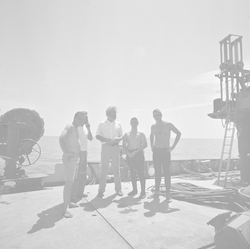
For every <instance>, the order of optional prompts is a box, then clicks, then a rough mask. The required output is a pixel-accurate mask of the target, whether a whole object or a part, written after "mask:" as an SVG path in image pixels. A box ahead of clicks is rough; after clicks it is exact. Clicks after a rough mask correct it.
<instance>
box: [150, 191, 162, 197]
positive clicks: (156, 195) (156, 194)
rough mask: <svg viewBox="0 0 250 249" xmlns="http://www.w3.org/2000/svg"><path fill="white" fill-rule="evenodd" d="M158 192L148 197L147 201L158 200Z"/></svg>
mask: <svg viewBox="0 0 250 249" xmlns="http://www.w3.org/2000/svg"><path fill="white" fill-rule="evenodd" d="M159 195H160V192H159V191H156V192H154V193H153V194H152V195H150V196H149V197H148V199H153V198H159Z"/></svg>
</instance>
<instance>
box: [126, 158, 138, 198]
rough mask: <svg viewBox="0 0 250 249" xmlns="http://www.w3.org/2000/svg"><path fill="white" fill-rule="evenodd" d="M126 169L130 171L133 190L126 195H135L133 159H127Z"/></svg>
mask: <svg viewBox="0 0 250 249" xmlns="http://www.w3.org/2000/svg"><path fill="white" fill-rule="evenodd" d="M128 167H129V171H130V178H131V183H132V187H133V190H132V191H131V192H129V193H128V195H136V194H137V177H136V169H135V167H136V165H135V160H134V158H133V157H132V158H129V157H128Z"/></svg>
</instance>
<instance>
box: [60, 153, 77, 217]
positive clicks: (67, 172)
mask: <svg viewBox="0 0 250 249" xmlns="http://www.w3.org/2000/svg"><path fill="white" fill-rule="evenodd" d="M63 164H64V180H65V185H64V189H63V203H64V207H63V215H64V217H65V218H72V217H73V215H72V213H70V212H69V207H70V205H71V194H72V187H73V182H74V181H75V178H76V176H77V173H78V165H79V160H78V158H70V159H69V158H67V157H66V156H63Z"/></svg>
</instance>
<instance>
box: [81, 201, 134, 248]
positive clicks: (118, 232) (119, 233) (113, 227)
mask: <svg viewBox="0 0 250 249" xmlns="http://www.w3.org/2000/svg"><path fill="white" fill-rule="evenodd" d="M84 199H85V200H86V201H87V202H88V203H89V205H90V206H91V207H92V208H93V209H94V210H95V211H96V212H97V213H98V214H99V215H100V216H101V217H102V218H103V219H104V220H105V221H106V222H107V223H108V225H109V226H110V227H111V228H112V229H113V230H114V231H115V232H116V233H117V234H118V235H119V236H120V237H121V238H122V239H123V240H124V241H125V242H126V243H127V244H128V245H129V246H130V247H131V248H132V249H134V247H133V246H132V245H131V244H130V243H129V242H128V241H127V240H126V239H125V238H124V237H123V236H122V235H121V233H119V232H118V230H117V229H116V228H115V227H114V226H113V225H112V224H111V223H110V222H109V221H108V220H107V219H106V218H105V217H104V216H103V215H102V214H101V213H100V212H99V211H98V209H96V208H95V207H94V206H93V205H92V204H91V203H90V202H89V201H88V200H87V199H86V198H84Z"/></svg>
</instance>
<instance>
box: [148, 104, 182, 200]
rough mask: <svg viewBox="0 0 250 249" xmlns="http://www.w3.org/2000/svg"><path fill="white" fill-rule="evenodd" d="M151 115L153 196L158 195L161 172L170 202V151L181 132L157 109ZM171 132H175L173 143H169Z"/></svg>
mask: <svg viewBox="0 0 250 249" xmlns="http://www.w3.org/2000/svg"><path fill="white" fill-rule="evenodd" d="M153 117H154V119H155V121H156V123H155V124H153V125H152V126H151V134H150V144H151V149H152V152H153V163H154V169H155V193H154V195H153V197H157V196H159V193H160V192H159V191H160V184H161V173H162V169H163V174H164V178H165V187H166V201H167V202H170V201H171V198H170V188H171V173H170V167H171V154H170V153H171V151H172V150H173V149H174V148H175V146H176V145H177V143H178V142H179V140H180V137H181V132H180V131H179V130H178V129H177V128H176V127H175V126H174V125H173V124H172V123H169V122H166V121H163V120H162V113H161V111H160V110H159V109H155V110H154V111H153ZM171 132H173V133H175V134H176V137H175V140H174V143H173V145H172V146H171V145H170V137H171Z"/></svg>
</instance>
